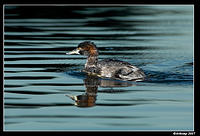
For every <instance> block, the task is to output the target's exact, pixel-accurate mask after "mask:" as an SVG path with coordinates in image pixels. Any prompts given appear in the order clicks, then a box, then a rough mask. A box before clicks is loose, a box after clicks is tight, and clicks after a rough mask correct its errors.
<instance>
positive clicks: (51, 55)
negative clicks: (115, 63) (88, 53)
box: [4, 5, 194, 131]
mask: <svg viewBox="0 0 200 136" xmlns="http://www.w3.org/2000/svg"><path fill="white" fill-rule="evenodd" d="M4 9H5V16H4V129H5V130H133V131H134V130H193V127H194V126H193V121H194V120H193V106H194V105H193V7H192V6H106V7H105V6H76V7H74V6H9V5H7V6H5V7H4ZM85 40H91V41H93V42H94V43H95V44H96V45H97V47H98V49H99V52H100V56H99V58H100V59H104V58H117V59H120V60H124V61H128V62H129V63H132V64H134V65H136V66H138V67H140V68H142V69H143V70H144V72H145V73H146V75H147V76H148V78H147V80H146V81H144V82H125V81H115V80H109V79H100V78H96V77H91V76H87V75H85V74H84V73H82V72H80V71H81V69H82V68H83V66H84V64H85V61H86V60H85V59H86V58H85V57H84V56H76V55H71V56H70V55H66V54H65V53H66V52H68V51H70V50H72V49H74V48H75V47H76V46H77V45H78V44H79V43H80V42H83V41H85Z"/></svg>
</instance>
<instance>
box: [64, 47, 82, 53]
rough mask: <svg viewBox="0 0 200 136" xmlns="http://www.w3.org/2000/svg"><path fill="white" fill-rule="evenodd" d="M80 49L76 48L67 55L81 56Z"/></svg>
mask: <svg viewBox="0 0 200 136" xmlns="http://www.w3.org/2000/svg"><path fill="white" fill-rule="evenodd" d="M79 51H80V50H79V49H78V48H76V49H74V50H73V51H70V52H68V53H66V54H67V55H71V54H80V53H79Z"/></svg>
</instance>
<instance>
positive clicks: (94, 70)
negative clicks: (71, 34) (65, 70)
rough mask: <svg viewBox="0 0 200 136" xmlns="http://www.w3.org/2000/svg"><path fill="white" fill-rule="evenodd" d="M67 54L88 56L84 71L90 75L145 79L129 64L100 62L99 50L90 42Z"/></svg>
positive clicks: (127, 79)
mask: <svg viewBox="0 0 200 136" xmlns="http://www.w3.org/2000/svg"><path fill="white" fill-rule="evenodd" d="M66 54H81V55H84V56H87V62H86V64H85V68H84V69H83V70H82V71H83V72H86V73H88V74H92V75H96V76H99V77H102V78H104V77H105V78H111V79H117V80H125V81H143V80H144V79H145V74H144V72H143V71H142V70H141V69H140V68H137V67H136V66H133V65H131V64H130V63H128V62H125V61H120V60H114V59H104V60H101V61H98V55H99V53H98V49H97V47H96V45H95V44H94V43H93V42H90V41H85V42H82V43H80V44H79V45H78V47H77V48H76V49H75V50H73V51H71V52H69V53H66Z"/></svg>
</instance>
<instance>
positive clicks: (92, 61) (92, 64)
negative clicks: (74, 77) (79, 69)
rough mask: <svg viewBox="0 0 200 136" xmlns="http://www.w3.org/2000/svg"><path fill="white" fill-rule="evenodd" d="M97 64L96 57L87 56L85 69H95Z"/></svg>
mask: <svg viewBox="0 0 200 136" xmlns="http://www.w3.org/2000/svg"><path fill="white" fill-rule="evenodd" d="M97 62H98V56H96V55H94V56H91V55H90V56H88V58H87V62H86V64H85V67H95V66H97Z"/></svg>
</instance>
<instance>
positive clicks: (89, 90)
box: [66, 75, 133, 107]
mask: <svg viewBox="0 0 200 136" xmlns="http://www.w3.org/2000/svg"><path fill="white" fill-rule="evenodd" d="M83 81H84V85H85V88H86V90H85V93H84V94H81V95H75V96H73V95H68V94H67V95H66V96H68V97H70V98H71V99H72V100H74V101H75V103H74V105H76V106H77V107H92V106H95V105H96V103H95V102H96V98H97V92H98V86H100V87H106V88H112V91H114V89H113V87H128V86H132V85H133V84H132V83H131V82H124V81H116V80H109V79H101V78H99V77H97V76H91V75H86V78H85V79H83Z"/></svg>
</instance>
